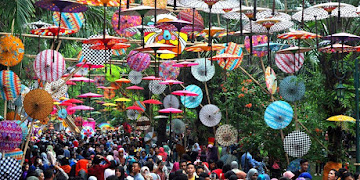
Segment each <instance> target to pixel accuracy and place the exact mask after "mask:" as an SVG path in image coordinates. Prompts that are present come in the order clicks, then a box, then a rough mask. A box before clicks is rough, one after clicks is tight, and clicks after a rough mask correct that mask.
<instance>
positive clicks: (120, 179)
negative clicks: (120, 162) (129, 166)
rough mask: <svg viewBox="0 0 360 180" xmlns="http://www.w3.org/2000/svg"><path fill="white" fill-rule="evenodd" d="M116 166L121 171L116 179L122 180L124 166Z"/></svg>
mask: <svg viewBox="0 0 360 180" xmlns="http://www.w3.org/2000/svg"><path fill="white" fill-rule="evenodd" d="M117 168H118V170H119V171H120V172H121V176H120V177H118V179H119V180H124V179H125V170H124V167H122V166H119V167H117Z"/></svg>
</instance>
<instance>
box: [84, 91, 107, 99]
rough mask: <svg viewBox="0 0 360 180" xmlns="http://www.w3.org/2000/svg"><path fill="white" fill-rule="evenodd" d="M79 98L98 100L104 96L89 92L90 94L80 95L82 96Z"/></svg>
mask: <svg viewBox="0 0 360 180" xmlns="http://www.w3.org/2000/svg"><path fill="white" fill-rule="evenodd" d="M78 97H79V98H96V97H103V95H101V94H95V93H92V92H88V93H85V94H80V95H78Z"/></svg>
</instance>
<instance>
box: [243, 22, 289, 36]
mask: <svg viewBox="0 0 360 180" xmlns="http://www.w3.org/2000/svg"><path fill="white" fill-rule="evenodd" d="M269 19H271V18H269ZM293 25H294V23H293V22H291V21H287V20H282V21H280V22H278V23H274V24H273V25H272V26H271V27H270V29H269V33H276V32H280V31H285V30H287V29H289V28H291V27H292V26H293ZM244 29H245V30H247V31H250V32H253V33H266V32H268V29H267V27H266V26H264V25H263V24H259V23H258V22H254V21H252V22H251V25H250V23H249V24H246V25H245V26H244Z"/></svg>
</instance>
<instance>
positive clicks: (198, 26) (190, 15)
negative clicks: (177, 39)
mask: <svg viewBox="0 0 360 180" xmlns="http://www.w3.org/2000/svg"><path fill="white" fill-rule="evenodd" d="M177 18H178V19H180V20H184V21H187V22H190V23H191V25H187V26H184V27H183V28H182V29H181V30H182V31H183V32H192V38H191V42H194V40H195V36H194V33H195V31H197V32H200V31H201V30H203V29H204V28H205V26H204V20H203V18H202V17H201V15H200V13H199V12H198V11H197V10H195V8H193V9H183V10H181V11H180V12H179V14H178V15H177Z"/></svg>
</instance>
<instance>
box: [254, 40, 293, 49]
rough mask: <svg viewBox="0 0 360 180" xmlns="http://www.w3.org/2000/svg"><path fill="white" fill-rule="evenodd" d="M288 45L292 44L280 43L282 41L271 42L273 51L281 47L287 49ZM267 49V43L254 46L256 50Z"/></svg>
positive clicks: (270, 45) (270, 46)
mask: <svg viewBox="0 0 360 180" xmlns="http://www.w3.org/2000/svg"><path fill="white" fill-rule="evenodd" d="M288 47H290V45H288V44H280V43H273V42H270V43H269V48H270V50H271V51H279V50H281V49H285V48H288ZM267 49H268V45H267V44H266V43H264V44H259V45H256V46H254V50H255V51H267Z"/></svg>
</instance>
